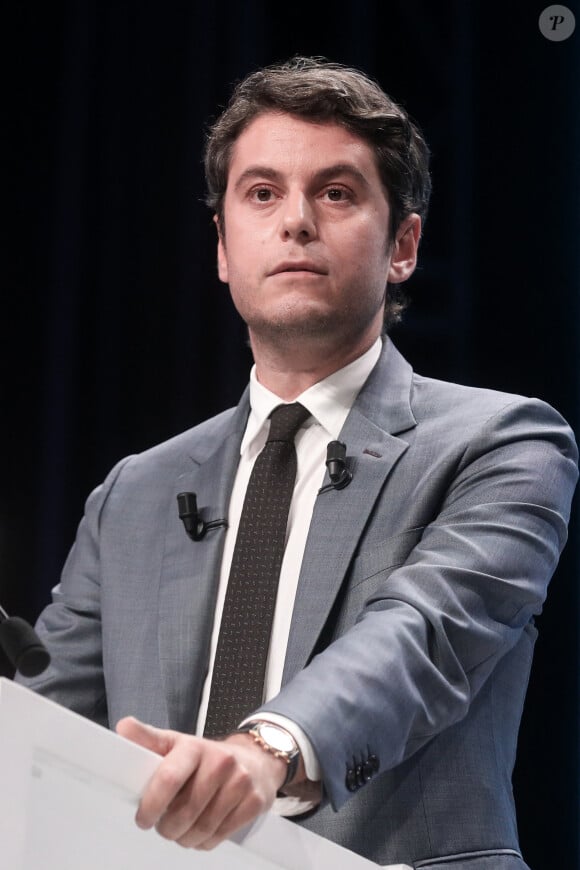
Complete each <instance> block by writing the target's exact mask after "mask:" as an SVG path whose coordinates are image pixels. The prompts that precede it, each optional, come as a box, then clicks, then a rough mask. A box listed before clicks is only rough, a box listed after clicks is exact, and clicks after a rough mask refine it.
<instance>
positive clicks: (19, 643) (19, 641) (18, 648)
mask: <svg viewBox="0 0 580 870" xmlns="http://www.w3.org/2000/svg"><path fill="white" fill-rule="evenodd" d="M0 646H1V647H2V649H3V650H4V652H5V653H6V655H7V656H8V658H9V659H10V662H11V663H12V664H13V665H14V667H15V668H16V670H17V671H19V672H20V673H21V674H22V676H23V677H36V676H38V674H41V673H42V672H43V671H45V670H46V668H47V667H48V666H49V664H50V654H49V652H48V650H47V648H46V647H45V646H44V644H43V643H42V641H41V640H40V638H39V637H38V635H37V633H36V632H35V630H34V629H33V628H32V626H31V625H29V624H28V623H27V622H26V620H24V619H21V618H20V617H19V616H8V614H7V613H6V611H5V610H4V608H3V607H0Z"/></svg>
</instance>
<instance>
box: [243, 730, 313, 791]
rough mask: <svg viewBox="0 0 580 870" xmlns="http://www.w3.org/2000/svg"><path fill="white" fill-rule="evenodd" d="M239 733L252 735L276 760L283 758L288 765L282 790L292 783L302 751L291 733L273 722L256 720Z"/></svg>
mask: <svg viewBox="0 0 580 870" xmlns="http://www.w3.org/2000/svg"><path fill="white" fill-rule="evenodd" d="M238 733H240V734H251V736H252V737H253V738H254V742H255V743H257V744H258V746H261V747H262V749H263V750H264V751H265V752H270V753H272V755H274V756H275V757H276V758H282V759H283V760H284V761H285V762H286V764H287V765H288V769H287V770H286V778H285V779H284V782H283V783H282V785H281V786H280V788H284V786H285V785H288V783H290V782H292V780H293V779H294V777H295V775H296V771H297V769H298V761H299V760H300V749H299V748H298V744H297V743H296V741H295V740H294V738H293V737H292V735H291V734H290V732H289V731H286V729H285V728H281V727H280V725H274V723H273V722H265V721H263V720H256V721H252V722H246V724H245V725H242V726H241V727H240V728H238Z"/></svg>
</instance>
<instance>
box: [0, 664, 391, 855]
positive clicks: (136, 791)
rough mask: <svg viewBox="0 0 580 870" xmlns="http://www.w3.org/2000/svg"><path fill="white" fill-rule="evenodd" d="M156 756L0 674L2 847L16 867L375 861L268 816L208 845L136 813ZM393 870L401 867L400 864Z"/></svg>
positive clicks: (156, 761)
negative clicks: (142, 825) (151, 826)
mask: <svg viewBox="0 0 580 870" xmlns="http://www.w3.org/2000/svg"><path fill="white" fill-rule="evenodd" d="M159 760H160V759H159V756H157V755H155V754H154V753H152V752H149V751H148V750H146V749H143V748H141V747H140V746H136V745H135V744H132V743H130V742H129V741H126V740H123V739H122V738H120V737H118V736H117V735H116V734H114V733H113V732H111V731H107V730H106V729H104V728H101V727H100V726H98V725H95V724H94V723H92V722H89V721H87V720H86V719H83V718H82V717H81V716H78V715H76V714H75V713H71V712H70V711H69V710H65V709H64V708H63V707H60V706H59V705H58V704H54V703H52V702H51V701H47V700H46V699H44V698H41V697H39V696H38V695H35V694H34V693H33V692H30V691H28V690H27V689H25V688H23V687H22V686H18V685H15V684H14V683H12V682H10V681H9V680H6V679H0V771H1V774H0V776H1V779H0V844H1V846H0V848H1V852H2V866H3V867H6V868H10V870H40V868H42V870H133V868H135V870H137V868H138V870H160V868H163V870H196V868H200V870H224V868H227V870H238V868H239V870H337V868H340V870H370V868H372V867H375V868H376V867H377V865H376V864H373V863H372V862H371V861H367V860H366V859H365V858H361V857H360V856H359V855H356V854H354V853H353V852H349V851H347V850H346V849H342V848H341V847H340V846H337V845H336V844H335V843H331V842H330V841H328V840H325V839H323V838H322V837H318V836H316V834H313V833H312V832H311V831H307V830H305V829H304V828H301V827H300V826H299V825H294V824H292V823H291V822H288V821H287V820H286V819H283V818H280V817H278V816H274V815H273V814H271V813H267V814H266V815H264V816H261V817H260V818H259V819H258V820H257V821H256V822H254V824H253V825H251V826H249V827H248V828H246V829H244V831H242V832H241V833H239V834H238V835H236V836H235V837H234V838H233V839H232V840H229V841H228V842H225V843H222V844H221V845H220V846H218V847H217V848H216V849H214V850H213V851H211V852H196V851H195V850H186V849H182V848H180V847H179V846H177V845H175V844H174V843H170V842H168V841H167V840H164V839H163V838H162V837H160V836H159V835H158V834H157V833H156V832H155V831H147V832H145V831H141V830H139V828H137V826H136V825H135V823H134V820H133V819H134V815H135V810H136V807H137V803H138V800H139V796H140V795H141V794H142V792H143V789H144V787H145V785H146V783H147V781H148V779H149V777H150V776H151V774H152V773H153V771H154V770H155V768H156V766H157V764H158V763H159ZM392 870H403V865H396V866H393V867H392Z"/></svg>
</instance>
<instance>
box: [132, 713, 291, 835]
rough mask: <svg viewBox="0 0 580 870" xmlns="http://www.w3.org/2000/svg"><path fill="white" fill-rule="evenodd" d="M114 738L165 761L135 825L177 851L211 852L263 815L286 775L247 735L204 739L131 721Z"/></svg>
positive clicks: (281, 764) (279, 762)
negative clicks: (154, 832)
mask: <svg viewBox="0 0 580 870" xmlns="http://www.w3.org/2000/svg"><path fill="white" fill-rule="evenodd" d="M117 733H118V734H120V735H121V737H126V738H127V739H128V740H132V741H133V742H134V743H138V744H139V745H140V746H144V747H145V748H147V749H151V750H152V751H153V752H156V753H157V754H158V755H163V756H164V759H163V761H162V762H161V764H160V765H159V767H158V768H157V770H156V771H155V773H154V774H153V776H152V778H151V780H150V782H149V783H148V785H147V788H146V789H145V793H144V794H143V797H142V798H141V803H140V804H139V809H138V811H137V815H136V822H137V824H138V825H139V827H141V828H152V827H155V828H156V829H157V831H158V832H159V833H160V834H161V836H162V837H165V838H166V839H168V840H175V841H176V842H177V843H179V844H180V845H181V846H185V847H189V848H195V849H213V848H214V846H217V845H218V843H221V841H222V840H224V839H226V838H227V837H229V836H230V834H232V833H233V832H234V831H236V830H238V828H241V827H243V826H244V825H247V824H248V823H249V822H251V821H252V820H253V819H254V818H256V816H259V815H260V814H261V813H264V812H266V810H268V809H269V808H270V807H271V806H272V803H273V801H274V798H275V797H276V793H277V791H278V789H279V788H280V786H281V785H282V783H283V782H284V777H285V776H286V762H285V761H284V760H282V759H280V758H276V757H274V756H273V755H271V754H269V753H267V752H264V750H263V749H261V748H260V747H259V746H257V745H256V744H255V743H254V741H253V739H252V737H251V736H250V735H248V734H232V735H231V736H229V737H228V738H226V739H225V740H222V741H216V740H205V739H203V738H201V737H193V736H192V735H189V734H181V733H179V732H177V731H163V730H161V729H159V728H153V727H152V726H151V725H145V724H144V723H142V722H139V721H138V720H137V719H134V718H132V717H128V718H126V719H121V721H120V722H119V723H118V725H117Z"/></svg>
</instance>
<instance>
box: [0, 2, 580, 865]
mask: <svg viewBox="0 0 580 870" xmlns="http://www.w3.org/2000/svg"><path fill="white" fill-rule="evenodd" d="M546 5H548V4H547V3H542V2H540V3H537V2H532V0H525V2H524V0H522V2H506V3H504V4H502V5H498V4H490V3H483V2H481V3H480V2H474V3H469V2H461V0H442V2H439V3H432V2H431V3H430V2H428V0H423V2H421V0H383V2H378V0H377V2H364V0H359V2H356V3H355V2H339V0H337V2H334V3H332V4H326V3H319V4H313V3H301V2H297V3H293V4H291V5H290V6H285V7H282V6H280V7H276V6H274V5H273V4H271V3H267V2H263V0H246V2H244V3H241V2H239V0H237V2H229V0H221V2H215V3H210V2H209V0H205V2H201V0H200V2H197V0H189V2H175V3H171V2H166V3H163V4H162V3H156V4H153V3H147V2H141V3H137V2H122V0H120V2H116V3H112V2H97V0H94V2H82V0H80V2H69V3H60V4H59V3H57V2H55V3H41V2H28V3H26V2H23V3H20V4H12V6H11V9H10V12H9V13H8V15H7V17H5V18H4V28H5V33H4V36H5V43H6V46H5V48H6V51H5V56H7V57H8V65H7V71H6V75H5V90H6V99H5V113H4V119H5V125H4V138H5V139H7V140H8V141H9V142H10V144H11V148H10V154H9V157H8V161H7V163H6V164H5V166H4V174H5V178H7V180H8V185H7V190H8V197H7V199H5V200H4V201H5V203H6V202H7V203H8V207H7V208H5V219H7V221H8V225H9V227H8V229H9V232H8V245H7V249H6V251H5V254H4V258H3V266H4V272H5V280H4V282H3V290H2V310H3V316H2V322H1V353H2V378H1V383H0V389H1V396H0V400H1V405H0V408H1V413H2V421H3V425H2V427H1V430H2V437H3V451H2V456H3V463H2V473H1V478H0V479H1V486H0V585H1V589H0V600H1V601H2V603H3V604H4V606H5V607H6V609H8V610H9V611H11V612H13V613H18V614H20V615H22V616H25V617H27V618H29V619H32V620H33V619H35V618H36V616H37V614H38V612H39V610H40V609H41V608H42V606H43V605H44V604H45V603H46V602H47V601H48V599H49V593H50V589H51V587H52V586H53V585H54V584H55V583H56V582H57V580H58V576H59V572H60V568H61V566H62V563H63V561H64V559H65V557H66V553H67V551H68V548H69V547H70V545H71V543H72V540H73V537H74V533H75V528H76V525H77V522H78V520H79V518H80V516H81V513H82V508H83V502H84V499H85V498H86V496H87V494H88V492H89V491H90V490H91V489H92V488H93V487H94V486H96V485H97V484H98V483H99V482H100V481H101V480H102V478H103V477H104V475H105V474H106V472H107V471H108V470H109V468H110V467H111V466H112V465H113V464H114V463H115V462H116V461H117V460H118V459H119V458H121V457H122V456H124V455H126V454H128V453H133V452H136V451H140V450H142V449H144V448H146V447H148V446H150V445H152V444H154V443H155V442H158V441H160V440H163V439H165V438H167V437H169V436H171V435H173V434H175V433H176V432H178V431H180V430H183V429H185V428H188V427H190V426H191V425H193V424H194V423H196V422H198V421H200V420H202V419H204V418H205V417H207V416H208V415H211V414H213V413H215V412H217V411H219V410H221V409H223V408H224V407H226V406H229V405H231V404H233V403H235V402H236V401H237V399H238V397H239V395H240V393H241V391H242V389H243V387H244V385H245V382H246V379H247V375H248V370H249V366H250V362H251V361H250V355H249V351H248V349H247V347H246V343H245V331H244V328H243V325H242V324H241V322H240V321H239V319H238V317H237V315H236V313H235V311H234V310H233V307H232V304H231V302H230V301H229V296H228V291H227V288H225V287H224V286H223V285H221V284H220V283H219V281H218V279H217V275H216V269H215V241H216V240H215V232H214V227H213V225H212V222H211V215H210V214H209V213H208V211H207V210H206V208H205V206H204V205H203V202H202V198H203V191H204V186H203V177H202V171H201V162H200V154H201V149H202V145H203V139H204V129H205V125H206V123H207V121H208V119H209V118H210V117H211V116H212V115H214V114H215V113H216V112H217V110H218V107H219V106H220V105H223V103H224V101H225V100H226V98H227V95H228V93H229V84H230V82H232V81H233V80H235V79H237V78H240V77H242V76H243V75H245V74H246V73H248V72H249V71H250V70H252V69H254V68H256V67H258V66H261V65H263V64H266V63H269V62H272V61H275V60H280V59H284V58H286V57H288V56H290V55H292V54H294V53H302V54H318V55H325V56H327V57H329V58H331V59H333V60H337V61H341V62H344V63H348V64H353V65H355V66H360V67H362V68H364V69H365V70H366V71H367V72H369V73H370V74H371V75H373V76H375V77H376V78H378V79H379V81H380V82H381V84H382V85H383V87H384V88H385V89H386V90H387V91H388V92H390V93H391V94H392V95H393V96H395V98H396V99H398V100H399V101H401V102H403V103H404V104H405V106H406V107H407V109H408V110H409V111H410V113H411V114H412V115H413V116H414V117H415V118H416V119H417V120H418V121H419V123H420V124H421V125H422V127H423V128H424V130H425V132H426V135H427V138H428V140H429V142H430V144H431V146H432V150H433V176H434V195H433V205H432V209H431V213H430V216H429V219H428V221H427V226H426V232H425V236H424V241H423V243H422V251H421V268H420V269H419V271H418V272H417V274H416V275H415V276H414V277H413V279H412V280H411V282H410V283H409V286H408V289H409V293H410V295H411V297H412V300H413V302H412V306H411V308H410V310H409V312H408V314H407V317H406V319H405V322H404V324H403V325H402V326H400V327H398V328H397V330H396V331H395V333H394V335H393V337H394V339H395V341H396V342H397V344H398V346H399V347H400V349H401V350H402V351H403V352H404V353H405V354H406V355H407V357H408V358H409V359H410V361H411V362H412V363H413V365H414V367H415V368H416V369H417V370H418V371H419V372H421V373H423V374H426V375H431V376H435V377H442V378H446V379H449V380H453V381H458V382H463V383H469V384H476V385H480V386H486V387H492V388H498V389H502V390H507V391H513V392H517V393H522V394H526V395H535V396H539V397H541V398H543V399H545V400H547V401H548V402H550V403H551V404H553V405H554V406H555V407H557V408H558V409H559V410H560V411H561V412H562V413H563V414H564V415H565V416H566V417H567V418H568V420H569V421H570V422H571V424H572V425H573V427H575V428H576V430H577V431H578V430H579V429H580V419H579V417H580V383H579V380H580V378H579V368H580V367H579V359H578V347H579V341H578V339H579V328H580V327H579V324H580V317H579V315H580V311H579V307H580V306H579V279H580V262H579V254H578V251H579V239H580V207H579V201H580V198H579V194H580V171H579V155H580V88H579V78H580V42H579V40H580V10H579V9H578V3H577V2H575V3H572V2H568V3H567V5H568V7H569V8H571V9H573V10H574V12H575V14H576V19H577V23H578V27H577V30H576V32H575V33H574V35H573V36H572V37H570V38H569V39H568V40H566V41H564V42H560V43H557V42H550V41H548V40H547V39H545V38H544V37H543V36H542V35H541V33H540V31H539V29H538V16H539V14H540V12H541V10H542V9H543V8H544V7H545V6H546ZM273 10H275V11H273ZM579 569H580V532H579V527H578V519H577V518H576V520H575V522H574V523H573V526H572V532H571V539H570V542H569V544H568V547H567V550H566V551H565V555H564V557H563V559H562V562H561V565H560V568H559V570H558V572H557V575H556V576H555V578H554V580H553V583H552V586H551V591H550V596H549V598H548V603H547V605H546V609H545V612H544V614H543V615H542V616H541V618H540V619H539V620H538V622H539V628H540V639H539V641H538V645H537V651H536V658H535V663H534V669H533V674H532V681H531V685H530V691H529V695H528V699H527V703H526V709H525V713H524V722H523V727H522V733H521V738H520V752H519V762H518V765H517V769H516V773H515V788H516V794H517V800H518V805H519V811H520V812H519V821H520V831H521V839H522V845H523V848H524V851H525V854H526V856H527V860H528V862H529V863H530V865H531V866H532V868H534V870H552V868H555V867H566V868H571V867H576V866H578V824H577V823H578V814H579V801H578V780H579V773H580V770H579V732H578V682H579V678H578V673H579V664H580V655H579V646H580V645H579V637H578V620H579V617H580V601H579V595H578V576H579ZM0 668H1V670H2V672H3V673H9V668H8V665H7V664H6V663H5V662H2V663H0Z"/></svg>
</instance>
